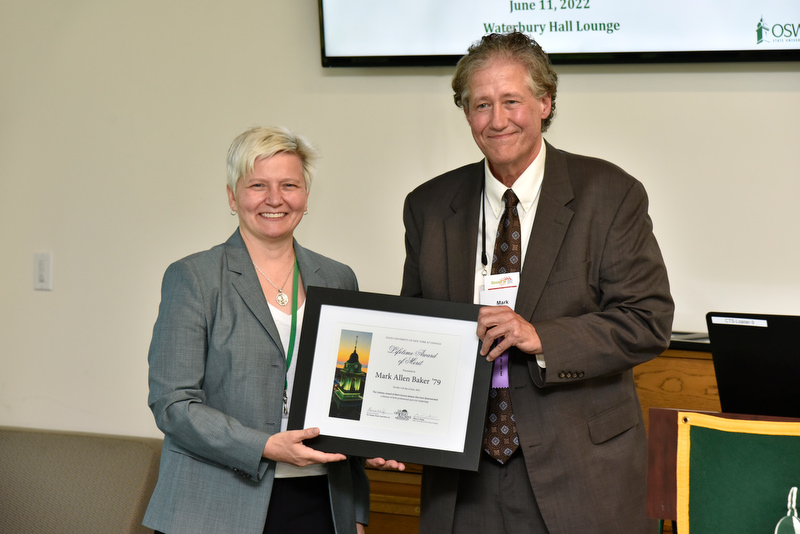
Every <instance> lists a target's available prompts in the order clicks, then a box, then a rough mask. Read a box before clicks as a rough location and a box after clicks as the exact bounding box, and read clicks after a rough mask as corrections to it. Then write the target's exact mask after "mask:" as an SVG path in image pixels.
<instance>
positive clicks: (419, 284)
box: [402, 33, 674, 534]
mask: <svg viewBox="0 0 800 534" xmlns="http://www.w3.org/2000/svg"><path fill="white" fill-rule="evenodd" d="M556 86H557V75H556V73H555V72H554V71H553V69H552V67H551V65H550V62H549V59H548V58H547V56H546V54H545V53H544V52H543V51H542V49H541V47H539V45H538V44H536V43H535V42H534V41H532V40H531V39H530V38H528V37H527V36H525V35H523V34H520V33H513V34H507V35H496V34H493V35H487V36H485V37H484V38H483V39H482V40H481V42H480V43H477V44H476V45H474V46H472V47H470V51H469V53H468V54H467V55H466V56H464V58H462V59H461V61H460V62H459V65H458V67H457V69H456V74H455V76H454V78H453V90H454V92H455V95H454V97H455V102H456V105H458V106H459V107H461V108H462V109H463V110H464V114H465V116H466V119H467V122H468V123H469V125H470V128H471V130H472V135H473V138H474V139H475V142H476V143H477V145H478V147H479V148H480V149H481V151H482V152H483V154H484V156H486V159H485V160H483V161H481V162H478V163H474V164H471V165H467V166H464V167H461V168H459V169H456V170H453V171H450V172H448V173H445V174H443V175H441V176H439V177H437V178H434V179H433V180H430V181H428V182H426V183H424V184H423V185H421V186H419V187H418V188H417V189H415V190H414V191H413V192H411V193H410V194H409V195H408V197H407V199H406V203H405V208H404V214H403V220H404V224H405V229H406V261H405V269H404V273H403V288H402V294H403V295H407V296H418V297H424V298H429V299H437V300H450V301H458V302H476V303H480V302H481V296H480V295H481V290H482V289H483V286H484V281H485V280H486V279H487V278H486V277H487V276H489V275H488V272H489V266H488V265H487V263H491V258H492V251H493V250H495V249H494V241H495V237H496V236H497V235H499V234H498V232H496V231H495V229H496V228H497V227H498V222H501V221H503V220H504V218H505V217H506V214H505V212H504V201H503V195H504V194H508V193H506V190H508V189H511V190H512V191H513V193H514V198H518V199H519V204H517V208H516V209H514V210H513V212H514V216H515V217H517V216H518V218H519V227H521V239H520V242H521V247H522V250H521V258H520V259H521V260H522V265H521V268H519V269H517V270H518V271H519V272H520V275H519V276H520V278H519V286H518V291H517V293H516V301H515V302H516V304H515V306H514V307H513V309H512V308H511V307H508V306H485V307H483V308H481V311H480V314H479V319H478V336H479V337H480V338H481V340H482V342H483V348H482V351H481V354H482V355H484V356H486V357H487V359H488V360H490V361H494V360H495V359H496V358H498V356H500V355H501V354H503V353H504V352H505V353H507V360H506V364H505V365H506V366H507V367H506V369H507V370H508V381H509V383H508V384H507V386H506V387H507V389H506V390H505V391H507V392H508V395H509V396H510V401H511V408H512V411H513V417H512V422H513V423H514V424H515V425H516V428H513V424H512V425H511V428H510V431H511V433H510V434H509V436H511V438H512V439H511V440H510V441H509V442H510V443H512V446H510V447H506V452H507V453H509V454H510V456H509V457H507V458H505V459H504V460H503V461H502V463H501V461H498V460H496V459H494V458H492V457H490V456H488V455H487V454H484V455H482V456H483V458H482V460H481V464H480V469H479V471H478V472H477V473H472V472H466V471H457V470H450V469H443V468H433V467H425V469H424V472H423V482H422V517H421V532H423V533H429V534H441V533H446V532H456V533H462V532H464V533H466V532H470V533H472V532H483V533H495V532H503V533H516V532H520V533H522V532H525V533H536V534H538V533H548V534H575V533H577V532H592V533H609V534H610V533H613V534H639V533H642V534H644V533H646V532H653V531H654V530H653V529H652V528H653V524H652V523H651V522H650V521H649V520H648V519H647V518H646V515H645V469H646V457H647V452H646V437H645V428H644V423H643V420H642V413H641V408H640V406H639V400H638V397H637V395H636V388H635V384H634V381H633V373H632V368H633V367H634V366H635V365H637V364H639V363H642V362H645V361H647V360H649V359H651V358H654V357H655V356H657V355H658V354H660V353H661V352H662V351H663V350H664V349H665V348H666V346H667V344H668V342H669V337H670V331H671V324H672V314H673V309H674V306H673V302H672V298H671V297H670V293H669V282H668V279H667V273H666V269H665V267H664V262H663V259H662V257H661V252H660V250H659V247H658V244H657V243H656V239H655V237H654V235H653V232H652V228H653V227H652V223H651V220H650V218H649V216H648V213H647V208H648V201H647V195H646V193H645V191H644V188H643V187H642V185H641V183H639V182H638V181H637V180H636V179H634V178H633V177H631V176H630V175H628V174H627V173H625V172H624V171H623V170H622V169H620V168H619V167H616V166H615V165H613V164H611V163H608V162H606V161H602V160H599V159H594V158H589V157H585V156H579V155H575V154H570V153H567V152H564V151H561V150H558V149H556V148H554V147H553V146H552V145H550V144H549V143H547V142H546V141H544V139H543V138H542V132H543V131H545V130H546V129H547V127H548V126H549V124H550V121H551V120H552V116H553V111H554V109H555V98H556ZM487 256H488V258H489V260H488V261H487V259H486V257H487ZM499 361H502V360H498V362H499ZM495 368H497V362H496V363H495ZM500 388H501V389H502V386H500ZM505 430H506V429H505V428H504V431H505ZM504 447H505V446H504Z"/></svg>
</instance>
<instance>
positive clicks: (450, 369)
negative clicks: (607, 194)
mask: <svg viewBox="0 0 800 534" xmlns="http://www.w3.org/2000/svg"><path fill="white" fill-rule="evenodd" d="M474 328H475V327H474V323H470V322H465V321H455V320H452V319H447V318H438V317H425V318H421V317H416V316H409V315H404V314H396V313H392V312H374V311H372V312H368V311H364V310H358V309H350V308H339V307H335V306H323V307H322V309H321V312H320V330H319V332H318V335H317V344H316V347H315V354H314V361H315V362H316V363H315V366H314V370H313V372H312V375H311V381H310V387H309V399H308V406H307V409H306V418H305V423H306V425H307V426H319V427H320V428H321V429H322V431H323V433H324V434H327V435H334V436H336V435H340V436H343V437H348V438H354V439H361V440H367V441H381V442H386V443H397V444H400V445H407V446H415V447H431V446H432V445H435V446H436V448H439V449H443V450H449V451H462V450H463V447H464V442H463V438H464V434H465V432H466V425H467V419H468V410H467V409H464V408H463V407H465V406H466V407H468V406H469V405H470V400H471V392H472V382H473V378H474V370H475V361H476V339H477V338H476V335H475V330H474ZM320 362H328V363H327V364H325V365H321V364H320ZM320 407H321V408H320ZM323 410H324V411H323Z"/></svg>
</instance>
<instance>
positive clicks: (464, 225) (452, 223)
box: [444, 161, 484, 303]
mask: <svg viewBox="0 0 800 534" xmlns="http://www.w3.org/2000/svg"><path fill="white" fill-rule="evenodd" d="M483 179H484V163H483V161H481V162H480V163H476V164H474V165H472V166H470V167H468V168H467V170H466V173H465V175H464V180H463V182H462V186H461V188H460V189H459V190H458V191H457V192H456V195H455V197H454V198H453V201H452V202H451V203H450V208H451V209H452V210H453V214H452V215H451V216H450V217H448V218H446V219H445V220H444V232H445V247H446V251H445V252H446V255H445V257H446V258H447V280H448V283H449V286H448V289H449V292H450V299H451V300H454V301H456V302H469V303H471V302H473V299H474V287H475V258H476V254H477V246H478V240H477V229H478V217H479V216H480V205H481V200H482V199H481V197H480V190H481V181H482V180H483Z"/></svg>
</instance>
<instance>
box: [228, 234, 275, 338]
mask: <svg viewBox="0 0 800 534" xmlns="http://www.w3.org/2000/svg"><path fill="white" fill-rule="evenodd" d="M225 257H226V262H227V268H228V272H229V273H231V278H232V281H231V283H232V285H233V287H234V288H235V289H236V291H237V292H238V293H239V296H240V297H241V298H242V300H243V301H244V303H245V305H246V306H247V307H248V308H249V309H250V311H251V312H252V313H253V315H255V316H256V319H258V321H259V322H260V323H261V326H263V327H264V330H266V331H267V334H269V337H270V338H272V341H273V342H274V343H275V345H277V347H278V348H279V349H280V350H281V352H283V353H284V354H285V353H286V350H285V349H284V347H283V344H282V343H281V336H280V334H278V329H277V328H276V327H275V322H274V321H273V320H272V314H271V313H270V311H269V306H268V305H267V301H266V299H265V298H264V291H263V290H262V289H261V283H260V282H259V281H258V276H257V275H256V271H255V269H254V268H253V262H252V260H251V259H250V254H248V252H247V247H245V245H244V241H243V240H242V236H241V234H240V233H239V230H236V232H235V233H234V234H233V235H232V236H231V237H230V238H229V239H228V241H227V242H226V243H225Z"/></svg>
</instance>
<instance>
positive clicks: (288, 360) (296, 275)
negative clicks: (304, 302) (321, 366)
mask: <svg viewBox="0 0 800 534" xmlns="http://www.w3.org/2000/svg"><path fill="white" fill-rule="evenodd" d="M299 276H300V267H299V266H298V265H297V256H295V258H294V280H293V281H292V330H291V333H290V334H289V350H288V351H287V352H286V379H285V380H284V381H283V415H289V396H288V393H287V391H288V389H289V367H290V366H291V365H292V356H294V340H295V337H296V334H297V292H298V284H297V279H298V278H299Z"/></svg>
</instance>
